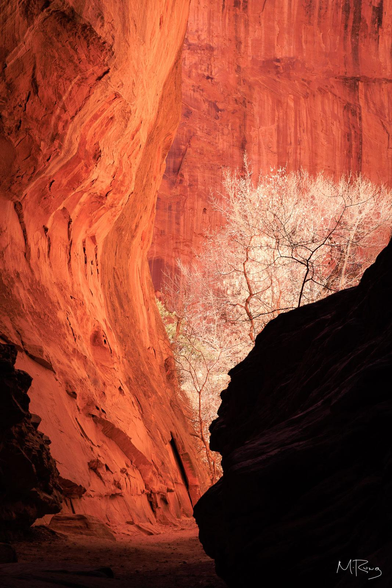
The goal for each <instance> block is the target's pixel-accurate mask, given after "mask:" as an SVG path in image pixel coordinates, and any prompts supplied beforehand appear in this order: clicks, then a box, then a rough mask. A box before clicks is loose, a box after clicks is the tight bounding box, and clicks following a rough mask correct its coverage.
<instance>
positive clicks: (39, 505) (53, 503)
mask: <svg viewBox="0 0 392 588" xmlns="http://www.w3.org/2000/svg"><path fill="white" fill-rule="evenodd" d="M16 354H17V350H16V348H15V347H14V346H12V345H3V344H0V540H4V539H10V538H13V537H15V536H16V535H17V534H18V533H19V532H21V531H24V530H25V529H26V528H28V527H29V526H30V525H31V524H32V523H34V521H35V520H36V519H37V518H38V517H42V516H43V515H45V514H48V513H53V514H54V513H57V512H59V510H60V506H61V493H60V487H59V484H58V478H59V475H58V471H57V468H56V464H55V461H54V459H53V458H52V457H51V455H50V451H49V448H48V446H49V444H50V440H49V439H48V438H47V437H45V436H44V435H43V434H42V433H40V432H39V431H37V427H38V425H39V422H40V419H39V418H38V417H37V416H36V415H32V414H31V413H30V412H29V397H28V395H27V392H28V389H29V387H30V383H31V378H30V376H29V375H28V374H26V372H23V371H21V370H16V369H15V367H14V366H15V361H16ZM3 550H4V547H3V548H2V549H0V551H1V554H0V561H5V560H4V557H3V556H4V553H3Z"/></svg>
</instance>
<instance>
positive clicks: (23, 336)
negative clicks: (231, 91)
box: [0, 0, 203, 524]
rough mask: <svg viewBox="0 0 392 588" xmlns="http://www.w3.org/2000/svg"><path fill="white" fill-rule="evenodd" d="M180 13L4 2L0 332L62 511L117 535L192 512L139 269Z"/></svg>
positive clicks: (172, 6) (134, 4)
mask: <svg viewBox="0 0 392 588" xmlns="http://www.w3.org/2000/svg"><path fill="white" fill-rule="evenodd" d="M188 4H189V3H188V2H187V1H186V0H181V1H180V0H148V1H144V0H143V1H138V0H120V1H119V2H111V1H109V2H107V1H106V0H94V1H93V0H88V1H87V2H86V1H85V0H53V1H43V0H35V1H33V0H30V1H28V2H26V1H17V0H13V1H9V2H6V1H4V2H2V3H1V17H0V18H1V30H2V39H1V49H0V53H1V59H2V63H3V67H2V73H1V78H0V87H1V97H2V109H1V119H0V165H1V197H0V269H1V274H0V297H1V313H0V333H1V336H2V337H3V340H4V341H8V342H12V343H14V344H16V345H17V346H18V348H19V350H20V353H19V357H18V361H17V367H19V368H22V369H25V370H26V371H27V372H28V373H29V374H30V375H31V376H32V377H33V383H32V386H31V389H30V392H29V394H30V396H31V411H32V412H33V413H36V414H38V415H39V416H40V417H41V418H42V423H41V425H40V430H41V431H43V432H44V433H45V434H46V435H48V436H49V438H50V439H51V440H52V445H51V451H52V455H53V456H54V458H55V459H56V461H57V465H58V468H59V471H60V475H61V481H62V487H63V491H64V493H65V495H66V502H65V507H64V508H65V511H67V510H68V511H69V512H75V513H87V514H93V515H97V516H99V517H101V518H102V519H104V520H105V521H108V522H110V523H113V524H119V523H120V522H123V523H124V524H125V521H130V522H131V523H132V522H143V521H144V522H152V523H153V522H155V521H156V520H158V521H160V522H167V521H173V520H174V519H175V518H177V517H180V516H182V515H183V514H188V515H190V514H191V512H192V509H191V500H190V497H191V498H192V500H194V499H195V497H197V496H198V492H199V473H200V472H198V471H197V470H196V469H195V468H196V465H195V463H196V460H195V454H194V450H193V446H192V443H191V436H190V431H189V426H188V421H187V420H186V418H185V416H184V412H185V413H186V407H185V406H184V404H183V400H182V398H181V397H180V396H179V395H178V394H177V392H176V383H175V376H174V372H173V360H172V357H171V352H170V348H169V345H168V343H167V340H166V337H165V333H164V330H163V327H162V325H161V323H160V320H159V316H157V310H156V308H155V303H154V298H153V288H152V284H151V279H150V276H149V270H148V264H147V262H146V256H147V251H148V248H149V246H150V241H151V234H152V226H153V219H154V214H155V197H156V190H157V187H158V186H159V183H160V181H161V177H162V174H163V171H164V160H165V156H166V154H167V152H168V150H169V148H170V145H171V143H172V140H173V137H174V134H175V132H176V127H177V124H178V121H179V114H180V112H179V110H180V76H181V49H182V43H183V37H184V34H185V28H186V22H187V16H188V8H189V6H188ZM201 479H203V474H202V473H201Z"/></svg>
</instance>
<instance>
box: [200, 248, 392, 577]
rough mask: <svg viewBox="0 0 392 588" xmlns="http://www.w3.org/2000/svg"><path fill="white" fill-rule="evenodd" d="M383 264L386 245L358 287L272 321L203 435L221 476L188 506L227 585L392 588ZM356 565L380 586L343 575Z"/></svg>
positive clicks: (388, 347) (390, 367)
mask: <svg viewBox="0 0 392 588" xmlns="http://www.w3.org/2000/svg"><path fill="white" fill-rule="evenodd" d="M391 263H392V242H391V243H390V244H389V246H388V247H387V248H386V249H385V250H384V251H383V252H382V253H381V254H380V255H379V257H378V259H377V261H376V263H375V264H374V265H373V266H371V267H370V268H369V269H368V270H367V271H366V272H365V274H364V276H363V278H362V281H361V283H360V284H359V285H358V286H357V287H355V288H351V289H349V290H345V291H342V292H339V293H337V294H334V295H332V296H330V297H328V298H325V299H323V300H321V301H319V302H317V303H315V304H312V305H309V306H304V307H302V308H299V309H296V310H294V311H291V312H289V313H287V314H282V315H280V316H279V317H278V318H277V319H275V320H273V321H271V322H270V323H269V324H268V325H267V327H266V328H265V329H264V331H263V332H262V333H261V334H260V335H259V336H258V337H257V339H256V345H255V347H254V349H253V350H252V351H251V353H250V354H249V355H248V357H247V358H246V359H245V360H244V361H243V362H242V363H240V364H239V365H238V366H236V367H235V368H234V369H233V370H232V371H231V373H230V375H231V378H232V380H231V383H230V384H229V386H228V388H227V390H225V391H224V392H222V404H221V407H220V409H219V417H218V419H217V420H216V421H214V423H213V424H212V427H211V431H212V437H211V447H212V449H214V450H217V451H220V452H221V454H222V456H223V462H222V463H223V469H224V475H223V478H221V479H220V480H219V482H218V483H217V484H216V485H215V486H213V487H212V488H210V490H208V492H207V493H206V494H205V495H204V496H203V497H202V498H201V500H200V501H199V502H198V503H197V505H196V508H195V514H196V519H197V522H198V524H199V526H200V538H201V540H202V542H203V545H204V548H205V549H206V551H207V553H208V554H209V555H210V556H211V557H214V558H215V561H216V569H217V571H218V573H219V574H220V575H221V576H222V577H223V578H224V579H225V581H226V582H227V584H228V586H230V587H231V586H233V587H235V588H240V587H248V586H251V585H254V579H255V578H258V581H259V585H260V586H263V587H264V586H265V587H266V588H267V587H272V586H288V585H299V586H303V587H304V588H314V586H318V587H320V588H333V587H339V588H346V587H351V586H360V587H361V586H367V585H368V580H369V579H370V578H371V577H372V578H374V579H375V578H377V583H378V585H379V586H381V587H383V588H384V587H385V588H387V587H388V586H390V585H391V582H392V566H391V558H390V553H391V549H392V533H391V528H392V527H391V520H392V512H391V507H390V498H391V492H392V456H391V451H390V442H389V438H390V427H391V418H392V401H391V394H390V382H391V377H392V343H391V342H392V310H391V305H390V299H391V295H392V278H391ZM354 559H360V560H367V561H368V562H369V563H368V565H369V566H371V567H373V568H375V567H377V566H378V567H379V568H380V570H381V572H382V576H381V575H380V574H379V573H378V572H373V573H372V574H369V572H368V573H366V572H358V574H357V575H356V574H355V567H354V566H355V564H354V562H352V571H351V573H350V571H342V570H340V571H339V573H337V567H338V562H339V561H341V562H342V565H343V566H344V568H347V566H348V564H349V562H350V560H354ZM360 563H361V562H360ZM374 581H376V579H375V580H374Z"/></svg>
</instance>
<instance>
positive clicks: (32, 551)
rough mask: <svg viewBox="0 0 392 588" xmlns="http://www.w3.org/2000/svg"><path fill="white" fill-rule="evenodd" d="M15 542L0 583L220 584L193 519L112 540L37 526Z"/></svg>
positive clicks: (171, 587) (140, 587) (175, 587)
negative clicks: (154, 531) (179, 525)
mask: <svg viewBox="0 0 392 588" xmlns="http://www.w3.org/2000/svg"><path fill="white" fill-rule="evenodd" d="M14 548H15V550H16V552H17V556H18V562H17V563H10V564H3V565H0V576H1V577H2V579H1V581H0V584H1V586H2V587H4V588H25V587H26V588H27V587H29V588H44V587H46V588H48V586H50V585H54V586H68V587H72V588H85V587H86V588H87V587H88V588H93V587H94V588H95V587H99V588H101V587H102V588H104V587H105V588H106V586H107V587H113V588H117V587H118V588H125V587H127V588H224V587H225V584H224V582H222V580H220V579H219V578H218V577H217V576H216V574H215V570H214V562H213V561H212V560H211V559H210V558H209V557H208V556H207V555H206V554H205V553H204V551H203V548H202V547H201V545H200V543H199V540H198V529H197V527H196V526H195V525H194V524H192V525H187V526H185V528H184V527H182V528H178V529H174V530H173V529H170V530H164V531H163V532H161V533H159V534H158V535H152V536H147V535H144V534H142V533H140V532H137V533H134V534H132V535H129V536H126V535H119V536H117V540H116V541H110V540H107V539H101V538H95V537H87V536H82V535H80V536H77V535H68V536H67V535H64V534H59V533H54V532H53V531H49V530H48V529H46V528H45V527H37V528H35V529H34V530H33V531H32V533H31V535H30V536H29V537H27V538H25V539H24V540H23V541H19V542H17V543H14ZM111 576H113V577H111Z"/></svg>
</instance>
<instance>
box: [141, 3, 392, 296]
mask: <svg viewBox="0 0 392 588" xmlns="http://www.w3.org/2000/svg"><path fill="white" fill-rule="evenodd" d="M391 31H392V4H391V1H390V0H373V1H372V2H370V1H369V2H364V1H358V0H333V1H332V2H331V1H328V0H317V1H309V0H292V1H290V2H289V1H288V0H282V1H281V2H272V1H271V0H225V1H222V0H211V1H210V2H208V3H206V2H203V1H202V0H193V1H192V3H191V10H190V16H189V25H188V32H187V36H186V40H185V46H184V53H183V106H182V122H181V124H180V127H179V130H178V133H177V136H176V139H175V141H174V143H173V146H172V148H171V150H170V153H169V156H168V159H167V165H166V173H165V176H164V181H163V184H162V186H161V188H160V194H159V197H158V203H157V218H156V226H155V232H154V239H153V245H152V248H151V251H150V265H151V268H152V273H153V279H154V283H155V286H156V288H157V289H159V288H160V286H161V281H162V272H163V271H168V272H169V273H170V272H172V271H173V268H174V267H175V260H176V258H181V259H182V260H183V261H184V262H187V261H189V260H190V257H191V255H192V249H193V248H195V249H196V250H197V249H198V248H199V247H200V245H201V243H202V238H201V234H202V233H203V232H205V230H206V229H208V228H211V227H215V226H216V225H217V223H219V222H220V219H219V218H217V217H216V214H215V213H214V211H213V210H211V204H210V201H209V197H210V192H211V191H213V192H214V193H217V192H219V191H220V190H221V181H222V171H223V169H224V168H229V169H235V168H239V169H240V168H241V166H242V159H243V153H244V151H246V152H247V154H248V157H249V159H250V161H251V162H252V163H253V169H254V172H255V174H256V176H257V174H258V173H259V171H260V170H262V171H264V172H268V171H269V170H270V168H271V167H273V168H277V167H286V168H287V169H288V170H297V169H299V168H300V167H303V168H305V169H306V170H308V171H309V172H311V173H315V172H319V171H325V172H326V173H327V174H331V175H333V176H335V177H340V176H341V175H342V174H345V173H354V174H356V173H362V174H364V175H365V176H367V177H369V178H370V179H371V180H372V181H374V182H376V183H381V182H386V183H388V184H389V185H391V183H392V142H391V132H392V127H391V108H392V103H391V95H392V93H391V82H392V59H391V53H390V47H391V43H392V34H391Z"/></svg>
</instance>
